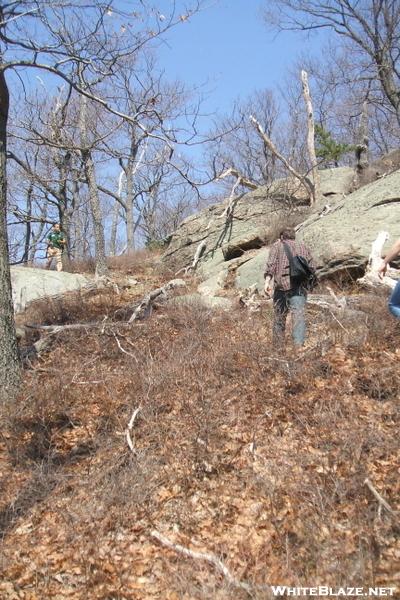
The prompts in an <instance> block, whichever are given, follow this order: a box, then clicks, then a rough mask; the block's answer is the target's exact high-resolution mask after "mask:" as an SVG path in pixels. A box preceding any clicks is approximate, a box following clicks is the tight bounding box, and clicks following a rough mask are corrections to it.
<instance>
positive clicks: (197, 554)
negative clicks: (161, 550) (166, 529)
mask: <svg viewBox="0 0 400 600" xmlns="http://www.w3.org/2000/svg"><path fill="white" fill-rule="evenodd" d="M151 535H152V536H153V537H154V538H155V539H156V540H158V541H159V542H160V543H161V544H163V545H164V546H166V547H167V548H169V549H170V550H174V551H175V552H179V553H180V554H184V555H185V556H189V557H190V558H194V559H195V560H205V561H206V562H208V563H210V564H212V565H213V566H214V567H215V568H216V569H217V570H218V571H219V572H220V573H222V575H224V576H225V577H226V579H227V580H228V581H229V583H230V584H231V585H234V586H235V587H239V588H242V589H243V590H246V592H247V593H248V594H250V595H251V594H252V588H251V586H250V585H247V583H242V582H241V581H237V579H235V578H234V577H233V576H232V575H231V573H230V571H229V569H228V568H227V567H226V566H225V565H224V564H223V563H222V562H221V561H220V560H219V558H217V557H216V556H214V555H213V554H203V553H202V552H193V550H189V549H188V548H184V547H183V546H179V545H178V544H173V543H172V542H171V541H170V540H168V539H167V538H166V537H164V536H163V535H161V533H159V532H158V531H152V532H151Z"/></svg>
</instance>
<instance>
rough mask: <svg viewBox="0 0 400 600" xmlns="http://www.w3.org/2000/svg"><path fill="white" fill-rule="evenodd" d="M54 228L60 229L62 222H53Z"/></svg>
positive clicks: (55, 229)
mask: <svg viewBox="0 0 400 600" xmlns="http://www.w3.org/2000/svg"><path fill="white" fill-rule="evenodd" d="M53 229H54V231H60V229H61V228H60V223H53Z"/></svg>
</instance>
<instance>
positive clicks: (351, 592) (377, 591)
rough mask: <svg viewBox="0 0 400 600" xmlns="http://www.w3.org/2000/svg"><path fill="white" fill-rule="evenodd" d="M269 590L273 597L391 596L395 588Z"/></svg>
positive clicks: (281, 587) (282, 588) (274, 587)
mask: <svg viewBox="0 0 400 600" xmlns="http://www.w3.org/2000/svg"><path fill="white" fill-rule="evenodd" d="M271 590H272V593H273V594H274V596H344V597H347V596H372V597H373V596H393V595H394V592H395V590H396V588H394V587H380V588H370V587H369V588H367V587H365V588H364V587H361V588H352V587H341V588H330V587H326V586H322V585H321V586H319V587H304V588H303V587H295V588H292V587H287V586H285V585H283V586H273V585H271Z"/></svg>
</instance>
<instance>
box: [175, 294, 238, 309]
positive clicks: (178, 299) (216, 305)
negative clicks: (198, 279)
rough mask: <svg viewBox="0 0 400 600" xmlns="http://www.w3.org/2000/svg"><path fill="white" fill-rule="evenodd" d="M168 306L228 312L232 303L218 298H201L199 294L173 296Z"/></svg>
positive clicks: (226, 299)
mask: <svg viewBox="0 0 400 600" xmlns="http://www.w3.org/2000/svg"><path fill="white" fill-rule="evenodd" d="M168 304H175V305H188V306H193V307H196V306H200V307H203V308H211V309H219V310H229V309H230V308H231V307H232V302H231V300H229V298H220V297H219V296H213V297H211V296H203V295H201V294H184V295H182V296H175V297H174V298H171V300H169V301H168Z"/></svg>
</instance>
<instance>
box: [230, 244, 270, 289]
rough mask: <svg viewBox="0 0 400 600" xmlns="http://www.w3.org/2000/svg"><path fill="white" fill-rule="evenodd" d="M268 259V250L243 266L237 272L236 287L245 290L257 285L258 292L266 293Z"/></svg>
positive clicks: (264, 250) (261, 252) (262, 251)
mask: <svg viewBox="0 0 400 600" xmlns="http://www.w3.org/2000/svg"><path fill="white" fill-rule="evenodd" d="M267 257H268V249H265V248H264V249H263V250H261V251H260V252H259V253H258V254H257V255H256V256H255V257H254V258H252V259H250V260H249V261H247V262H245V263H244V264H243V265H241V266H240V267H239V268H238V270H237V272H236V281H235V287H236V288H238V289H240V290H245V289H247V288H249V287H251V286H252V285H254V284H256V285H257V291H258V292H259V293H260V294H263V293H264V268H265V263H266V261H267Z"/></svg>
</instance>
